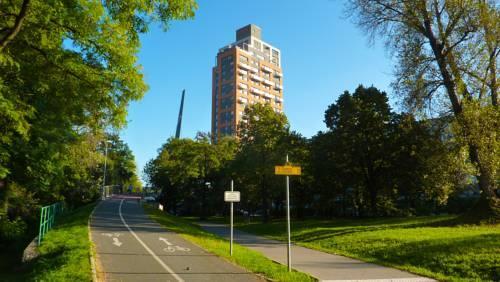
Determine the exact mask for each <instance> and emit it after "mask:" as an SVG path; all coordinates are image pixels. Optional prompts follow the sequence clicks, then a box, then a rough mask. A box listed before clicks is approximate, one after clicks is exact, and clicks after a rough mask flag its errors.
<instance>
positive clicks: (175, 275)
mask: <svg viewBox="0 0 500 282" xmlns="http://www.w3.org/2000/svg"><path fill="white" fill-rule="evenodd" d="M122 204H123V199H122V200H121V201H120V207H119V208H118V213H119V214H120V218H121V220H122V222H123V225H125V227H127V229H128V231H129V232H130V233H131V234H132V235H133V236H134V237H135V239H137V241H138V242H139V243H141V245H142V246H143V247H144V249H146V251H148V253H149V254H150V255H151V256H153V258H154V259H155V260H156V261H157V262H158V263H159V264H160V265H161V266H162V267H163V268H164V269H165V270H166V271H167V272H168V273H170V274H172V276H174V277H175V279H177V281H179V282H184V280H183V279H182V278H180V277H179V275H177V274H176V273H174V271H173V270H172V269H171V268H170V267H168V265H166V264H165V263H164V262H163V261H162V260H161V259H160V258H159V257H158V256H157V255H156V254H155V253H154V252H153V251H151V249H150V248H149V247H148V246H147V245H146V244H145V243H144V242H143V241H142V240H141V239H140V238H139V236H137V234H135V232H134V231H133V230H132V228H130V226H128V224H127V223H126V222H125V219H123V216H122Z"/></svg>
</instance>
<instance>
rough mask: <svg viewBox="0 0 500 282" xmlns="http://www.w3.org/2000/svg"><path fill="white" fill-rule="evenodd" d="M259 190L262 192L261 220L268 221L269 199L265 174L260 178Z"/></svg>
mask: <svg viewBox="0 0 500 282" xmlns="http://www.w3.org/2000/svg"><path fill="white" fill-rule="evenodd" d="M261 192H262V222H263V223H267V222H269V200H268V197H269V195H268V191H267V185H266V176H265V175H262V179H261Z"/></svg>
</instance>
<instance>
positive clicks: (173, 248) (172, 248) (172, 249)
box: [158, 237, 191, 253]
mask: <svg viewBox="0 0 500 282" xmlns="http://www.w3.org/2000/svg"><path fill="white" fill-rule="evenodd" d="M158 240H160V241H163V242H164V243H165V244H167V247H166V248H163V251H165V252H169V253H173V252H175V251H176V250H177V251H183V252H189V251H191V249H189V248H184V247H180V246H175V245H174V244H172V243H170V242H169V241H168V240H167V239H165V238H163V237H159V238H158Z"/></svg>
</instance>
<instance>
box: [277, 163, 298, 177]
mask: <svg viewBox="0 0 500 282" xmlns="http://www.w3.org/2000/svg"><path fill="white" fill-rule="evenodd" d="M274 174H276V175H300V174H301V169H300V166H291V165H283V166H280V165H278V166H275V167H274Z"/></svg>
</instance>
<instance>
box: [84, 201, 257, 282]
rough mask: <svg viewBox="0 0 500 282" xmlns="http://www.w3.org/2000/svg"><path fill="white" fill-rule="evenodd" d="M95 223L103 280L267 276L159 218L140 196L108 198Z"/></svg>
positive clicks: (96, 213) (92, 223)
mask: <svg viewBox="0 0 500 282" xmlns="http://www.w3.org/2000/svg"><path fill="white" fill-rule="evenodd" d="M90 228H91V239H92V241H93V243H94V245H95V251H96V258H95V261H96V263H95V264H96V272H97V278H98V280H99V281H176V282H180V281H262V279H260V278H259V277H258V276H256V275H254V274H252V273H249V272H247V271H246V270H244V269H242V268H240V267H238V266H235V265H233V264H231V263H229V262H228V261H226V260H224V259H221V258H219V257H217V256H215V255H213V254H211V253H209V252H207V251H205V250H203V249H202V248H200V247H198V246H196V245H194V244H192V243H190V242H188V241H186V240H184V239H183V238H182V237H180V236H179V235H177V234H176V233H174V232H170V231H168V230H166V229H164V228H163V227H162V226H160V225H159V224H157V223H156V222H153V221H152V220H151V219H150V218H149V217H148V216H147V215H146V214H145V213H144V211H143V209H142V207H141V206H140V205H139V203H138V201H137V200H135V199H126V198H114V199H108V200H105V201H102V202H101V203H100V204H99V205H98V206H97V207H96V209H95V210H94V213H93V214H92V217H91V221H90Z"/></svg>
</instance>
